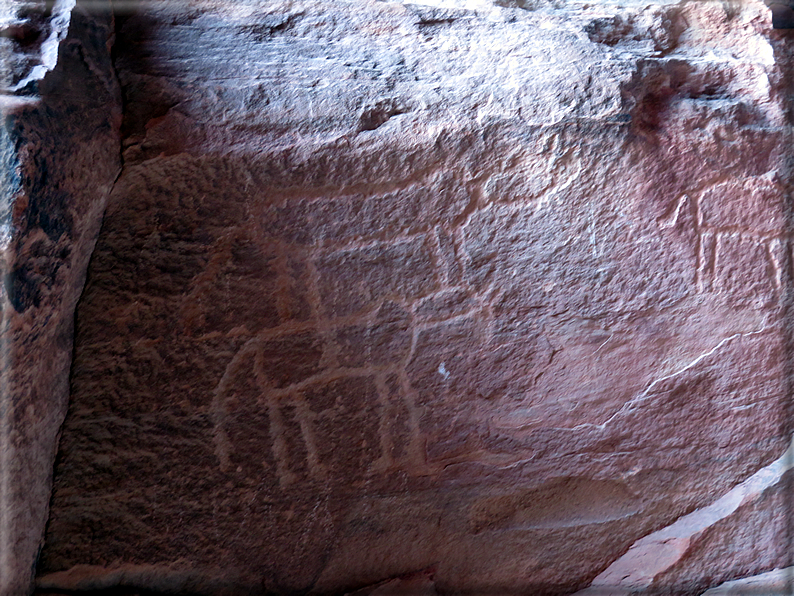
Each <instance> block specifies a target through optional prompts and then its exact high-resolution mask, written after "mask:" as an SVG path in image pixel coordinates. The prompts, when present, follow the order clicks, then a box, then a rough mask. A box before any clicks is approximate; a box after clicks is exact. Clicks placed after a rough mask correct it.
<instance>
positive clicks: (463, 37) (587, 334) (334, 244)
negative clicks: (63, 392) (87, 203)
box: [39, 0, 792, 595]
mask: <svg viewBox="0 0 794 596" xmlns="http://www.w3.org/2000/svg"><path fill="white" fill-rule="evenodd" d="M519 4H520V5H516V4H514V3H510V2H501V3H499V4H498V5H495V4H493V5H492V4H490V3H485V2H483V3H481V4H477V5H474V4H471V3H460V4H454V5H453V4H452V3H450V4H448V5H442V6H428V5H412V4H404V5H403V4H399V3H394V2H375V1H367V0H355V1H350V2H333V3H317V2H314V1H313V0H297V1H295V2H290V3H278V2H268V1H262V2H256V3H238V2H210V1H202V2H194V3H191V4H189V5H186V4H183V3H179V4H177V3H171V2H161V3H150V4H142V5H139V6H137V7H133V8H134V9H133V8H130V11H129V12H126V13H125V14H124V15H118V16H117V42H116V46H115V50H114V54H115V60H116V62H115V66H116V69H117V72H118V77H119V80H120V82H121V85H122V90H123V94H124V100H125V113H124V120H123V123H122V132H123V134H124V142H123V146H124V152H123V158H124V168H123V171H122V173H121V176H120V178H119V180H118V182H117V183H116V185H115V186H114V188H113V191H112V195H111V199H110V202H109V205H108V208H107V212H106V215H105V220H104V225H103V228H102V232H101V235H100V238H99V240H98V243H97V247H96V251H95V253H94V257H93V260H92V262H91V266H90V271H89V280H88V283H87V286H86V290H85V293H84V296H83V299H82V301H81V303H80V306H79V308H78V314H77V328H76V347H75V357H74V363H73V369H72V370H73V375H72V385H71V405H70V409H69V414H68V417H67V422H66V424H65V427H64V431H63V437H62V440H61V444H60V449H61V452H60V456H59V461H58V465H57V467H56V473H55V475H56V479H55V488H54V492H53V499H52V513H51V517H50V522H49V526H48V532H47V542H46V547H45V549H44V552H43V554H42V558H41V564H40V567H39V574H40V580H39V585H40V587H41V588H42V589H58V590H83V589H86V590H87V589H97V588H108V587H112V586H126V587H129V588H139V589H144V588H146V589H155V590H163V591H168V590H170V591H172V592H173V591H176V592H179V591H180V590H181V591H183V592H188V593H192V594H195V593H199V594H202V593H204V594H224V593H228V594H244V593H252V594H258V593H312V594H325V593H337V594H338V593H344V592H352V591H355V590H363V591H362V592H360V593H361V594H365V593H370V594H392V593H400V592H401V591H402V592H405V591H407V590H414V591H416V592H417V593H427V594H432V593H434V592H435V591H438V592H439V593H458V592H463V593H477V594H484V593H489V594H494V593H498V594H504V593H513V592H515V593H531V594H536V595H542V594H564V593H571V592H574V591H576V590H579V589H583V588H585V587H587V586H588V585H589V584H590V583H591V581H592V580H593V579H594V578H596V577H597V576H598V575H599V574H601V573H602V572H604V570H605V569H607V568H608V567H609V566H610V564H612V563H613V562H614V561H616V560H617V559H618V558H620V557H621V556H622V555H623V554H624V553H626V551H627V550H628V549H629V548H630V547H631V545H632V544H633V543H635V542H636V541H637V540H639V539H641V538H642V537H643V536H646V535H648V534H650V533H652V532H654V531H656V530H659V529H660V528H662V527H665V526H668V525H670V524H673V523H674V522H675V521H676V520H677V519H679V518H681V517H682V516H685V515H688V514H692V513H693V512H696V511H697V510H698V509H699V508H703V507H706V506H708V505H710V504H711V503H713V502H715V501H717V500H718V499H719V498H720V497H722V496H723V495H724V494H726V493H728V492H729V491H730V490H731V489H732V488H733V487H734V486H736V485H738V484H740V483H742V482H743V481H745V480H746V479H747V478H748V477H751V476H752V475H753V474H754V473H755V472H756V471H757V470H759V469H760V468H763V467H764V466H767V465H769V464H770V463H771V462H773V461H774V460H776V459H777V458H779V457H780V456H781V454H782V453H783V452H784V451H785V450H786V448H787V446H788V444H789V441H790V434H791V424H790V412H789V406H788V402H789V399H788V396H789V393H790V384H789V379H790V368H791V364H792V363H791V360H790V359H791V354H792V352H791V346H790V341H791V340H790V329H789V324H788V322H787V320H788V314H787V313H788V312H789V304H790V302H791V294H790V290H791V288H792V279H791V275H792V271H791V246H790V236H791V231H790V230H789V222H790V217H791V212H790V199H789V196H790V170H789V167H790V162H789V157H790V155H789V152H790V147H791V141H792V139H791V134H790V110H789V106H788V105H787V104H786V103H785V101H786V98H787V97H788V95H789V94H790V91H791V90H790V89H789V88H788V87H787V85H789V84H790V83H789V81H791V80H792V78H791V74H792V73H791V72H790V66H789V65H790V64H791V56H790V46H791V42H790V41H788V39H787V37H786V36H785V34H782V33H778V32H775V31H773V30H772V24H771V14H770V12H769V11H768V10H767V9H766V8H765V6H764V5H763V4H762V3H760V2H758V3H752V2H748V3H743V4H742V5H740V6H739V5H733V4H722V3H719V2H684V3H681V4H664V3H658V4H652V5H646V4H642V5H639V4H637V5H634V4H628V5H625V6H618V5H597V4H590V3H588V4H584V3H582V4H575V3H566V4H565V5H564V6H561V5H556V4H543V3H537V4H535V3H531V4H530V3H525V2H521V3H519ZM125 6H128V5H125ZM775 513H776V514H777V515H778V516H785V511H780V510H779V508H778V510H777V511H776V512H775V511H774V510H773V511H772V512H771V514H772V515H774V514H775ZM751 518H752V516H749V517H748V518H747V519H751ZM732 519H736V518H732ZM780 519H781V518H780V517H778V520H780ZM783 519H784V518H783ZM748 523H749V522H748ZM784 534H785V533H784ZM773 550H774V549H770V550H769V552H772V551H773ZM774 552H775V553H779V552H785V549H781V550H778V551H774ZM725 556H726V557H731V556H733V554H731V552H730V549H727V551H726V554H725ZM736 557H738V558H741V557H742V553H737V554H736ZM746 558H747V557H745V559H746ZM782 558H786V557H782ZM745 559H742V560H743V561H744V560H745ZM780 559H781V557H779V556H777V554H776V555H775V557H774V560H772V558H770V559H769V560H767V559H765V558H764V556H760V557H758V558H755V559H753V560H752V561H750V562H749V563H747V565H744V566H743V567H742V566H739V565H738V564H737V566H732V564H728V562H727V561H726V568H730V569H731V570H733V571H731V573H744V574H746V575H750V574H754V573H759V572H761V571H766V570H768V569H772V568H774V567H783V566H786V565H791V564H792V562H791V561H788V562H787V561H782V560H780ZM737 560H738V559H737ZM679 568H681V569H684V570H685V571H686V572H687V573H689V575H685V574H684V575H681V576H680V577H672V576H671V577H667V578H666V580H665V581H666V582H667V583H664V585H662V586H661V588H660V589H665V588H666V589H669V590H675V592H674V593H676V594H686V593H693V594H694V593H698V592H697V591H698V590H699V591H702V590H704V589H706V588H708V587H709V586H710V585H715V584H716V583H720V582H722V581H724V580H726V579H731V577H721V576H720V577H717V576H716V575H715V576H714V577H711V576H709V577H708V578H704V577H703V576H702V575H697V573H696V572H691V570H692V569H695V570H697V569H700V568H699V567H697V565H694V566H693V567H686V566H683V567H676V569H679ZM690 572H691V573H690ZM682 573H683V572H682ZM692 573H695V576H696V577H695V578H694V579H692ZM681 577H684V578H685V579H684V580H681Z"/></svg>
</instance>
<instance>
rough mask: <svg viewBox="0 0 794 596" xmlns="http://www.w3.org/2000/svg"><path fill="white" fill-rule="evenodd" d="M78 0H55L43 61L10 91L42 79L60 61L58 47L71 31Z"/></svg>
mask: <svg viewBox="0 0 794 596" xmlns="http://www.w3.org/2000/svg"><path fill="white" fill-rule="evenodd" d="M76 1H77V0H55V3H54V5H53V7H52V16H51V17H50V34H49V36H48V37H47V39H45V40H44V41H43V42H42V44H41V56H40V60H41V63H40V64H37V65H36V66H34V67H33V68H32V69H31V71H30V73H29V74H28V75H27V76H26V77H24V78H23V79H22V80H20V81H19V82H18V83H17V84H16V85H14V86H13V87H11V89H10V91H11V92H14V91H18V90H20V89H24V88H25V87H26V86H27V85H29V84H30V83H32V82H33V81H40V80H41V79H43V78H44V76H45V75H46V74H47V73H48V72H50V71H51V70H52V69H53V68H55V65H56V64H57V63H58V48H59V47H60V45H61V42H62V41H63V40H64V39H65V38H66V34H67V33H68V32H69V23H70V21H71V16H72V9H73V8H74V7H75V4H76Z"/></svg>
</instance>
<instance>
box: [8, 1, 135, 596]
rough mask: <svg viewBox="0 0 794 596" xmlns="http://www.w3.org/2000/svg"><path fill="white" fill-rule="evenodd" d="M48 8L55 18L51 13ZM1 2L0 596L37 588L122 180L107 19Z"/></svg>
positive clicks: (70, 6)
mask: <svg viewBox="0 0 794 596" xmlns="http://www.w3.org/2000/svg"><path fill="white" fill-rule="evenodd" d="M47 5H49V8H48V6H47ZM102 5H103V3H101V2H100V3H97V2H93V3H92V10H91V13H90V14H89V13H88V12H86V10H84V9H83V8H82V6H80V5H78V6H77V7H76V8H75V7H74V6H75V5H74V2H54V3H52V2H50V3H45V2H19V3H15V4H7V3H6V4H0V29H2V36H0V54H1V55H2V59H3V67H4V68H3V69H2V76H1V78H0V112H2V116H3V126H2V127H0V193H1V194H0V245H1V247H2V256H1V257H0V259H1V261H0V262H2V272H3V283H2V286H1V287H0V594H2V595H3V596H21V595H24V594H26V593H27V592H28V591H29V587H32V579H33V566H34V564H35V561H36V557H37V556H38V552H39V549H40V548H41V543H42V539H43V536H44V525H45V522H46V520H47V515H48V504H49V499H50V490H51V486H52V468H53V463H54V459H55V454H56V450H57V440H58V431H59V428H60V426H61V423H62V422H63V418H64V415H65V414H66V407H67V400H68V395H69V380H68V379H69V367H70V363H71V357H72V333H73V321H74V308H75V305H76V303H77V299H78V297H79V295H80V292H81V291H82V288H83V283H84V280H85V274H86V269H87V267H88V259H89V256H90V254H91V251H92V249H93V247H94V243H95V241H96V238H97V235H98V233H99V225H100V221H101V216H102V211H103V209H104V207H105V203H106V201H107V198H108V195H109V193H110V187H111V186H112V183H113V181H114V179H115V178H116V176H117V174H118V172H119V168H120V158H119V156H120V144H121V143H120V134H119V126H120V121H121V106H120V93H119V87H118V83H117V81H116V79H115V77H114V75H113V69H112V64H111V59H110V52H109V46H108V43H109V41H110V39H111V36H112V32H113V25H112V16H111V14H110V11H109V8H108V6H107V5H105V8H104V10H102Z"/></svg>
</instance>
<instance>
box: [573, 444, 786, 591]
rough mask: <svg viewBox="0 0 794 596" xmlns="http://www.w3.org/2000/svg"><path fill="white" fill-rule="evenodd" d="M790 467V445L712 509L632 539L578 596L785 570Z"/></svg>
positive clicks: (688, 587)
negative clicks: (780, 567)
mask: <svg viewBox="0 0 794 596" xmlns="http://www.w3.org/2000/svg"><path fill="white" fill-rule="evenodd" d="M792 466H794V442H793V443H792V445H791V446H790V447H789V448H788V450H787V451H786V452H785V453H784V454H783V455H782V456H781V457H780V458H778V459H777V460H775V461H774V462H772V463H771V464H769V465H768V466H766V467H764V468H762V469H761V470H759V471H758V472H756V473H755V474H753V475H752V476H751V477H750V478H748V479H747V480H745V481H744V482H742V483H741V484H739V485H737V486H735V487H734V488H732V489H731V490H730V491H728V493H727V494H725V495H723V496H722V497H720V498H719V499H718V500H716V501H715V502H714V503H712V504H710V505H708V506H707V507H703V508H701V509H698V510H696V511H693V512H692V513H690V514H688V515H685V516H683V517H681V518H679V519H678V520H676V522H675V523H673V524H672V525H670V526H668V527H666V528H663V529H661V530H658V531H656V532H654V533H652V534H650V535H648V536H645V537H643V538H642V539H640V540H638V541H637V542H636V543H634V544H633V545H632V546H631V548H630V549H629V550H628V552H627V553H626V554H625V555H623V556H622V557H621V558H620V559H618V560H617V561H615V562H614V563H612V565H610V566H609V567H608V568H607V569H606V570H605V571H604V572H602V573H601V574H599V576H598V577H596V578H595V579H594V580H593V582H592V584H590V587H588V588H587V589H586V590H582V591H581V592H577V596H578V595H581V596H624V595H629V594H660V593H661V594H686V593H698V592H700V590H698V587H699V585H710V584H714V583H720V582H721V581H723V580H724V579H725V578H730V577H735V576H739V577H742V576H746V575H751V574H753V573H755V572H757V571H759V570H760V569H764V568H769V567H771V566H774V565H775V564H782V565H785V564H786V563H787V562H788V561H789V560H790V559H791V558H792V554H791V553H790V552H789V539H788V533H789V531H790V530H789V523H790V521H789V518H788V505H789V502H788V500H789V495H790V491H791V469H792ZM742 585H743V584H742ZM772 593H773V592H768V594H770V595H771V594H772ZM777 593H780V594H783V593H784V592H783V591H781V590H778V592H777Z"/></svg>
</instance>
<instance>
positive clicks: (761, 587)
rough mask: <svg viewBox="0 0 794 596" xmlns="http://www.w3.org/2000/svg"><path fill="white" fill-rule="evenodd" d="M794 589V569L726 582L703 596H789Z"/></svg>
mask: <svg viewBox="0 0 794 596" xmlns="http://www.w3.org/2000/svg"><path fill="white" fill-rule="evenodd" d="M793 587H794V567H787V568H785V569H773V570H772V571H767V572H766V573H762V574H760V575H754V576H753V577H746V578H743V579H736V580H733V581H730V582H725V583H724V584H722V585H719V586H717V587H716V588H711V589H709V590H706V591H705V592H703V594H702V596H788V595H789V594H791V593H792V588H793Z"/></svg>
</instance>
